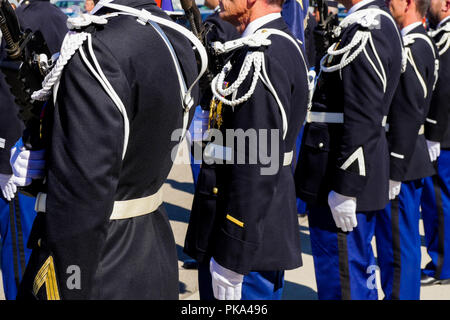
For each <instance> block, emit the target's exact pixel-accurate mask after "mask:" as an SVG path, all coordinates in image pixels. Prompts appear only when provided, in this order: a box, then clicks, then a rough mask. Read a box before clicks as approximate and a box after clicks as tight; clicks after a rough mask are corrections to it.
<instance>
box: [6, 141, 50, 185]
mask: <svg viewBox="0 0 450 320" xmlns="http://www.w3.org/2000/svg"><path fill="white" fill-rule="evenodd" d="M10 164H11V168H12V170H13V173H14V176H15V177H14V183H15V184H16V185H17V186H21V187H23V186H27V185H29V184H30V183H31V180H32V179H43V178H44V176H45V171H44V169H45V150H27V149H26V148H25V146H24V145H23V142H22V139H19V141H17V143H16V144H15V145H14V147H12V148H11V159H10Z"/></svg>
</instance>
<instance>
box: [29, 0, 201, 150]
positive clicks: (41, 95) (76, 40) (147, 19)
mask: <svg viewBox="0 0 450 320" xmlns="http://www.w3.org/2000/svg"><path fill="white" fill-rule="evenodd" d="M105 6H109V7H112V8H114V9H117V10H123V11H122V12H115V13H113V14H108V15H105V16H93V15H83V16H82V17H81V18H75V19H69V22H68V26H69V27H73V28H80V27H84V26H87V25H89V24H91V23H95V24H106V23H107V19H106V18H109V17H112V16H117V15H119V14H128V15H134V16H138V22H140V23H142V24H145V23H150V25H152V26H153V27H154V28H155V30H156V31H157V32H158V34H159V35H160V36H161V38H162V39H163V40H164V42H165V44H166V46H167V47H168V49H169V52H170V53H171V57H172V59H173V61H174V64H175V67H176V70H177V74H178V79H179V83H180V89H181V91H182V92H181V95H182V97H181V98H182V104H183V109H184V115H183V132H182V135H181V139H182V138H183V137H184V135H185V133H186V130H187V124H188V121H189V110H190V108H191V107H192V105H193V102H194V101H193V99H192V96H191V91H192V89H193V87H194V85H195V84H196V83H197V82H198V80H199V79H200V77H201V76H202V75H203V73H204V72H205V70H206V65H207V56H206V50H205V48H204V47H203V45H202V44H201V43H200V41H199V40H198V39H197V38H196V37H195V36H194V35H191V34H190V32H189V31H188V30H187V29H184V28H183V27H181V26H179V25H177V24H176V23H174V22H171V21H168V20H166V19H163V18H159V17H155V16H154V15H152V14H151V13H149V12H147V11H145V10H142V11H139V10H136V9H133V8H129V7H126V6H121V5H113V4H111V3H108V4H105ZM124 8H126V10H124ZM77 19H78V21H77ZM155 20H156V21H155ZM155 22H156V23H161V24H163V25H165V26H167V27H169V28H172V29H175V30H176V31H178V32H180V33H182V34H183V35H185V36H186V37H187V38H188V39H189V40H191V42H192V43H193V44H194V45H195V46H196V48H197V49H198V52H199V54H200V58H201V62H202V65H201V70H200V73H199V75H198V76H197V78H196V79H195V81H194V82H193V83H192V85H191V87H189V89H187V86H186V84H185V81H184V77H183V75H182V72H181V68H180V66H179V63H178V59H177V58H176V54H175V52H174V51H173V47H172V45H171V44H170V41H169V40H168V39H167V37H166V36H165V34H164V32H163V31H162V29H161V28H160V27H159V26H158V25H157V24H156V23H155ZM86 39H89V43H90V44H89V53H90V55H91V57H92V60H93V61H94V63H95V64H96V67H97V70H95V69H94V68H93V67H92V65H90V63H89V61H88V59H87V58H86V55H85V54H84V51H82V45H83V42H84V41H85V40H86ZM91 42H92V38H91V35H90V34H88V33H85V32H81V33H74V32H69V33H68V34H67V35H66V37H65V39H64V41H63V45H62V48H61V55H60V57H59V59H58V61H57V63H56V65H55V67H54V68H53V69H52V71H51V72H50V73H49V74H48V75H47V76H46V78H45V79H44V82H43V89H41V90H39V91H36V92H34V93H33V96H32V98H33V99H35V100H46V99H48V96H49V95H50V94H51V93H52V88H53V87H55V89H54V90H53V96H54V99H55V100H56V96H57V89H58V87H59V80H60V78H61V74H62V71H63V69H64V66H65V65H66V64H67V62H68V61H69V60H70V59H71V57H72V56H73V55H74V54H75V52H76V51H77V50H80V54H81V56H82V58H83V61H84V62H85V63H86V65H87V66H88V68H89V69H90V71H91V72H92V73H93V74H94V76H95V77H96V78H97V80H98V81H99V82H100V83H101V85H102V86H103V88H104V89H105V91H106V92H107V93H108V95H109V96H110V97H111V99H112V100H113V102H114V103H115V104H116V106H117V107H118V109H119V111H120V112H121V114H122V116H123V117H124V150H123V154H122V159H123V158H124V156H125V153H126V150H127V148H126V147H127V145H128V137H129V123H128V117H127V113H126V108H125V107H124V106H123V103H122V101H121V100H120V98H119V96H118V95H117V93H116V92H115V91H114V89H113V87H112V86H111V84H110V83H109V81H108V80H107V79H106V77H105V76H104V74H103V72H102V71H101V68H100V66H99V64H98V62H97V59H96V58H95V54H94V51H93V49H92V43H91ZM172 51H173V52H172ZM95 71H97V72H95ZM181 139H180V140H181Z"/></svg>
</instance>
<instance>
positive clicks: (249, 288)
mask: <svg viewBox="0 0 450 320" xmlns="http://www.w3.org/2000/svg"><path fill="white" fill-rule="evenodd" d="M198 285H199V291H200V300H214V293H213V290H212V284H211V273H210V271H209V263H201V264H200V265H199V267H198ZM283 286H284V271H261V272H250V273H249V274H247V275H245V276H244V282H243V283H242V297H241V300H280V299H281V296H282V294H283Z"/></svg>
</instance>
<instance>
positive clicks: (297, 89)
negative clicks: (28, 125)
mask: <svg viewBox="0 0 450 320" xmlns="http://www.w3.org/2000/svg"><path fill="white" fill-rule="evenodd" d="M94 2H95V7H94V8H93V9H92V10H91V11H90V14H83V15H81V16H80V17H78V18H72V19H69V20H67V18H66V16H65V15H64V14H63V13H62V12H61V11H60V10H59V9H58V8H56V7H55V6H53V5H52V4H50V2H49V1H48V0H23V1H21V2H20V3H18V4H17V3H16V4H15V6H17V9H16V10H15V13H16V15H17V17H18V20H19V22H20V25H21V27H22V29H24V30H25V29H31V30H33V31H37V30H39V31H40V32H42V34H43V36H44V38H45V40H46V43H47V45H48V48H49V51H50V53H51V54H54V53H56V52H59V57H58V60H56V63H55V66H54V67H53V69H52V70H51V71H50V73H49V75H48V76H47V77H46V78H45V80H44V83H43V89H42V90H39V91H37V92H35V93H34V94H33V100H34V101H38V100H43V101H46V103H45V104H43V105H44V107H43V108H42V110H41V118H40V121H41V127H42V129H41V132H40V133H41V138H42V137H43V138H42V139H43V141H44V146H45V147H44V148H43V149H41V150H34V149H33V150H29V148H27V147H26V143H24V141H23V139H20V137H21V136H22V131H23V130H24V124H23V122H22V121H21V120H20V119H19V118H18V116H17V114H18V110H19V108H20V107H21V106H18V105H16V104H15V99H14V96H13V95H12V94H11V93H10V91H9V87H8V84H7V83H6V82H5V79H4V76H3V75H1V76H0V81H1V82H0V109H1V111H0V186H1V189H2V194H1V199H0V229H1V241H2V248H3V250H2V273H3V280H4V287H5V293H6V297H7V299H15V298H18V299H178V290H179V284H178V264H177V260H178V258H177V250H176V245H175V241H174V237H173V234H172V230H171V228H170V224H169V219H168V217H167V214H166V212H165V209H164V205H163V203H162V193H161V188H162V185H163V183H164V182H165V180H166V178H167V175H168V173H169V171H170V169H171V167H172V165H173V160H174V159H173V154H174V153H173V150H176V148H177V146H178V144H179V142H180V141H182V139H183V138H184V137H185V136H186V135H187V138H188V140H189V141H190V142H191V144H192V150H193V156H192V159H193V161H198V157H197V158H196V152H195V150H197V149H198V148H200V149H199V150H200V151H201V152H200V154H201V156H200V159H202V161H203V162H202V163H201V167H195V166H194V165H193V169H195V170H193V172H194V179H195V187H196V188H195V196H194V201H193V206H192V210H191V214H190V221H189V225H188V230H187V234H186V240H185V245H184V251H185V252H186V253H187V254H188V255H189V256H191V257H192V258H193V259H195V261H196V262H197V263H198V275H199V279H198V280H199V288H200V298H201V299H205V300H210V299H221V300H223V299H233V300H239V299H243V300H244V299H280V298H281V295H282V291H283V286H284V272H285V270H290V269H294V268H297V267H300V266H301V265H302V259H301V246H300V233H299V225H298V213H299V210H298V208H300V207H301V206H300V203H301V202H303V203H304V204H305V207H306V209H305V210H301V211H302V212H301V213H303V211H307V216H308V220H309V230H310V238H311V249H312V255H313V257H314V267H315V274H316V281H317V289H318V297H319V299H378V295H377V287H376V285H375V282H374V281H373V279H374V277H373V273H374V270H375V269H376V268H379V270H380V275H381V285H382V290H383V293H384V296H385V298H386V299H412V300H414V299H419V298H420V287H421V285H436V284H445V283H449V282H450V129H449V128H448V122H449V115H448V109H449V107H450V50H449V48H450V0H390V1H388V3H385V2H384V1H383V0H339V1H338V2H339V3H340V4H341V5H343V6H344V7H345V8H346V10H347V13H346V16H345V18H342V19H340V21H337V20H335V21H337V23H336V25H335V26H334V28H329V31H328V33H326V34H325V33H324V32H321V33H320V32H318V30H311V28H313V29H314V27H311V25H312V24H311V23H308V19H309V22H315V21H313V20H314V17H313V16H312V15H311V14H309V15H308V11H307V3H301V2H298V1H293V0H286V2H285V1H284V0H219V2H218V3H212V4H210V6H212V7H216V6H217V8H216V10H215V12H214V13H213V14H212V15H211V16H209V17H208V18H207V19H206V20H205V21H204V22H203V32H202V35H203V37H202V40H203V44H202V43H200V41H199V38H197V37H196V36H194V35H193V33H191V32H190V31H189V30H188V29H187V28H185V27H183V26H181V25H180V24H176V23H175V22H173V20H172V19H171V18H170V17H169V16H168V15H167V14H166V13H165V12H164V11H163V10H161V9H160V7H158V5H157V4H156V3H155V2H154V1H153V0H113V1H100V2H98V1H94ZM209 2H211V1H209ZM5 3H8V2H3V5H5ZM159 5H160V3H159ZM299 5H300V11H299V12H302V13H301V14H299V15H297V14H295V12H294V11H290V10H294V8H296V10H297V9H299V7H298V6H299ZM329 5H330V7H333V3H332V2H331V1H330V2H329ZM160 6H161V5H160ZM302 10H303V11H302ZM66 20H67V21H66ZM318 20H319V19H318ZM320 22H321V21H319V26H320ZM307 25H308V26H309V27H308V28H305V27H306V26H307ZM321 26H322V27H323V25H321ZM298 27H300V29H298ZM68 29H69V30H68ZM305 29H306V30H305ZM299 30H300V31H299ZM321 30H322V31H323V30H324V29H323V28H322V29H321ZM68 31H69V32H68ZM305 34H306V36H305ZM308 34H312V35H313V36H311V37H308ZM324 36H325V37H328V38H327V39H328V40H330V41H329V44H328V45H327V46H326V47H322V48H321V47H320V46H324V44H325V43H328V42H327V41H323V40H324V38H323V37H324ZM321 37H322V39H321ZM305 39H306V41H305ZM305 42H306V43H305ZM305 44H306V51H308V52H309V51H310V48H311V47H315V52H323V53H324V55H323V56H320V57H318V59H315V57H314V54H308V55H306V54H305ZM8 52H9V51H8V48H6V47H5V43H4V42H3V43H2V48H1V60H2V63H3V64H5V63H6V62H7V61H8V60H9V59H10V57H8ZM3 64H2V68H3ZM205 70H206V72H205ZM311 70H315V73H312V72H311ZM194 113H195V115H194ZM192 119H194V121H192ZM199 123H200V125H199V126H198V124H199ZM189 125H191V128H190V129H189ZM197 129H199V130H200V138H198V130H197ZM174 132H178V133H179V134H178V136H177V138H176V139H174ZM230 132H232V133H233V134H231V135H230V134H229V133H230ZM300 132H302V136H299V133H300ZM252 133H255V135H252ZM242 134H243V135H244V138H243V139H241V138H242ZM299 137H300V138H299ZM297 142H301V145H300V143H297ZM268 159H270V161H267V160H268ZM274 163H275V164H278V165H277V166H276V167H275V170H272V169H273V168H274V167H273V164H274ZM34 180H40V181H42V180H43V183H42V184H41V186H40V187H39V190H38V192H37V193H35V194H34V196H33V197H31V196H29V193H27V194H28V195H25V194H24V192H23V190H27V189H26V188H27V186H28V185H29V184H30V183H31V182H32V181H34ZM298 198H299V199H298ZM420 218H422V220H423V225H424V228H425V244H426V246H427V250H428V254H429V256H430V258H431V261H430V262H429V263H428V265H427V266H426V268H425V269H423V270H421V250H420V247H421V236H420V233H419V220H420ZM374 236H375V239H376V248H377V259H375V256H374V253H373V252H372V246H371V241H372V239H373V237H374Z"/></svg>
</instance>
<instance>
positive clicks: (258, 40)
mask: <svg viewBox="0 0 450 320" xmlns="http://www.w3.org/2000/svg"><path fill="white" fill-rule="evenodd" d="M273 34H276V35H279V36H282V37H284V38H286V39H288V40H289V41H291V42H292V43H293V44H294V45H295V47H296V48H297V50H298V52H299V53H300V55H301V57H302V60H303V63H304V66H305V69H306V74H308V68H307V65H306V61H305V58H304V56H303V52H302V50H301V49H300V47H299V45H298V43H296V42H295V40H294V39H292V37H290V36H289V35H288V34H286V33H285V32H283V31H280V30H277V29H261V30H258V31H256V32H255V33H254V34H252V35H249V36H247V37H244V38H240V39H236V40H232V41H228V42H225V43H223V44H222V43H220V42H215V43H213V49H214V50H215V51H216V52H217V53H219V54H221V53H225V52H230V51H233V50H236V49H238V48H241V47H243V46H249V47H261V46H267V45H270V44H271V41H270V40H269V39H268V37H270V36H271V35H273ZM252 66H254V73H253V78H252V82H251V84H250V88H249V90H248V91H247V93H245V94H244V95H242V96H241V97H240V98H238V99H236V98H235V95H236V94H237V91H238V89H239V86H240V85H241V84H242V82H243V81H244V80H245V79H246V78H247V76H248V74H249V72H250V69H251V67H252ZM231 68H232V65H231V63H230V62H228V63H227V64H226V65H225V66H224V67H223V68H222V70H221V72H220V73H219V74H218V75H217V76H215V77H214V79H213V81H212V82H211V91H212V93H213V96H214V98H216V99H218V100H219V101H221V102H222V103H224V104H226V105H229V106H231V107H235V106H236V105H238V104H241V103H243V102H245V101H247V100H248V99H249V98H250V97H251V96H252V95H253V93H254V91H255V88H256V84H257V82H258V79H259V78H261V81H262V82H263V83H264V84H265V85H266V86H267V88H268V89H269V91H270V92H271V93H272V95H273V96H274V98H275V100H276V102H277V104H278V107H279V109H280V113H281V118H282V121H283V140H284V139H285V138H286V134H287V130H288V122H287V116H286V112H285V109H284V107H283V105H282V103H281V100H280V99H279V97H278V95H277V93H276V90H275V89H274V87H273V85H272V83H271V81H270V79H269V76H268V74H267V70H266V66H265V58H264V52H260V51H254V52H248V53H247V54H246V56H245V59H244V62H243V64H242V66H241V69H240V71H239V75H238V77H237V79H236V80H235V81H234V82H233V83H232V84H231V85H230V86H229V87H228V88H223V83H224V79H225V76H226V75H227V74H228V72H229V71H230V70H231ZM307 81H308V89H309V101H308V108H310V104H311V98H312V91H313V87H314V76H313V77H312V80H311V81H310V79H307ZM229 95H232V97H233V98H232V99H231V100H228V99H226V98H225V97H226V96H229Z"/></svg>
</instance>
